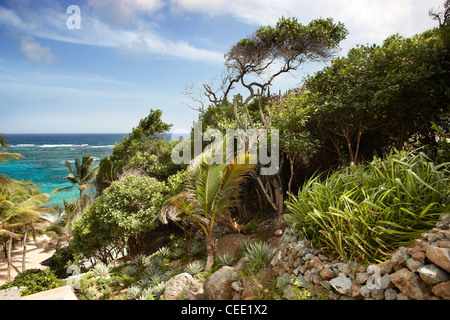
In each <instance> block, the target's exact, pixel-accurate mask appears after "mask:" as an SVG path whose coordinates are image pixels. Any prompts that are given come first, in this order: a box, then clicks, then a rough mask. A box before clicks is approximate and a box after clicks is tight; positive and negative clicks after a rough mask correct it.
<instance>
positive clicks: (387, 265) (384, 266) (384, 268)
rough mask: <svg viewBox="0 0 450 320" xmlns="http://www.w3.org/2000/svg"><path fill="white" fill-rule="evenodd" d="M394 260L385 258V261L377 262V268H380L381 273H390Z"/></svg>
mask: <svg viewBox="0 0 450 320" xmlns="http://www.w3.org/2000/svg"><path fill="white" fill-rule="evenodd" d="M394 265H395V262H393V261H391V260H387V261H385V262H382V263H379V264H377V266H378V268H380V273H381V274H386V273H392V271H393V270H394Z"/></svg>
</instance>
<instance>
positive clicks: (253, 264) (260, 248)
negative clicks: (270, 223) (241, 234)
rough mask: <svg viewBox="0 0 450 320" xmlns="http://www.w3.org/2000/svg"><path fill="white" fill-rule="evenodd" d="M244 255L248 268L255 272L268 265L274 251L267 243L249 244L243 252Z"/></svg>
mask: <svg viewBox="0 0 450 320" xmlns="http://www.w3.org/2000/svg"><path fill="white" fill-rule="evenodd" d="M244 255H245V257H246V258H247V264H248V266H249V267H250V268H251V269H252V270H253V271H255V272H257V271H259V270H261V269H263V268H264V267H265V266H268V265H269V264H270V261H271V260H272V258H273V256H274V251H273V250H272V248H270V246H269V245H268V244H267V242H263V241H258V242H252V243H250V244H249V245H248V247H247V249H246V250H245V251H244Z"/></svg>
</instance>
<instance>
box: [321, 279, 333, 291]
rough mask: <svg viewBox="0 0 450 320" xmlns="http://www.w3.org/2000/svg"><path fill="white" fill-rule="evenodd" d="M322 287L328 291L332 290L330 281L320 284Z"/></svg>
mask: <svg viewBox="0 0 450 320" xmlns="http://www.w3.org/2000/svg"><path fill="white" fill-rule="evenodd" d="M320 285H321V286H322V287H324V288H325V289H326V290H331V285H330V281H326V280H324V281H322V282H320Z"/></svg>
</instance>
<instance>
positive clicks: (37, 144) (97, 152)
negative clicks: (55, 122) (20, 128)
mask: <svg viewBox="0 0 450 320" xmlns="http://www.w3.org/2000/svg"><path fill="white" fill-rule="evenodd" d="M126 135H127V134H124V133H111V134H4V137H5V138H6V142H7V144H8V150H7V151H8V152H11V153H20V154H21V155H22V156H24V157H25V158H23V159H17V160H9V161H8V162H7V163H1V162H0V173H2V174H4V175H6V176H8V177H9V178H12V179H16V180H25V181H32V182H33V183H34V184H39V185H41V187H40V190H41V192H43V193H50V194H51V192H52V191H53V190H55V189H58V188H62V187H67V186H70V185H71V184H70V183H68V182H67V181H66V180H65V179H64V177H65V176H67V175H68V174H69V173H70V172H69V169H67V167H66V166H65V165H64V162H65V161H69V162H70V163H71V164H72V167H74V166H75V158H79V159H80V160H81V159H82V158H83V156H92V157H94V159H95V162H94V164H93V165H97V164H98V163H99V162H100V159H101V158H102V157H103V156H106V155H109V154H111V152H112V150H113V147H114V144H115V143H117V142H120V141H121V140H122V138H123V137H124V136H126ZM78 195H79V191H78V188H77V187H74V188H73V191H69V192H60V193H57V194H54V195H52V194H51V200H50V203H49V204H48V205H55V204H60V203H62V200H63V199H65V200H66V201H70V200H72V199H74V198H75V197H77V196H78Z"/></svg>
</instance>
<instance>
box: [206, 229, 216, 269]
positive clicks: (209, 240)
mask: <svg viewBox="0 0 450 320" xmlns="http://www.w3.org/2000/svg"><path fill="white" fill-rule="evenodd" d="M206 252H207V258H206V266H205V271H208V270H209V269H211V267H212V265H213V264H214V253H215V252H216V244H215V239H214V235H213V232H212V230H211V232H210V233H209V234H208V235H207V236H206Z"/></svg>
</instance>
